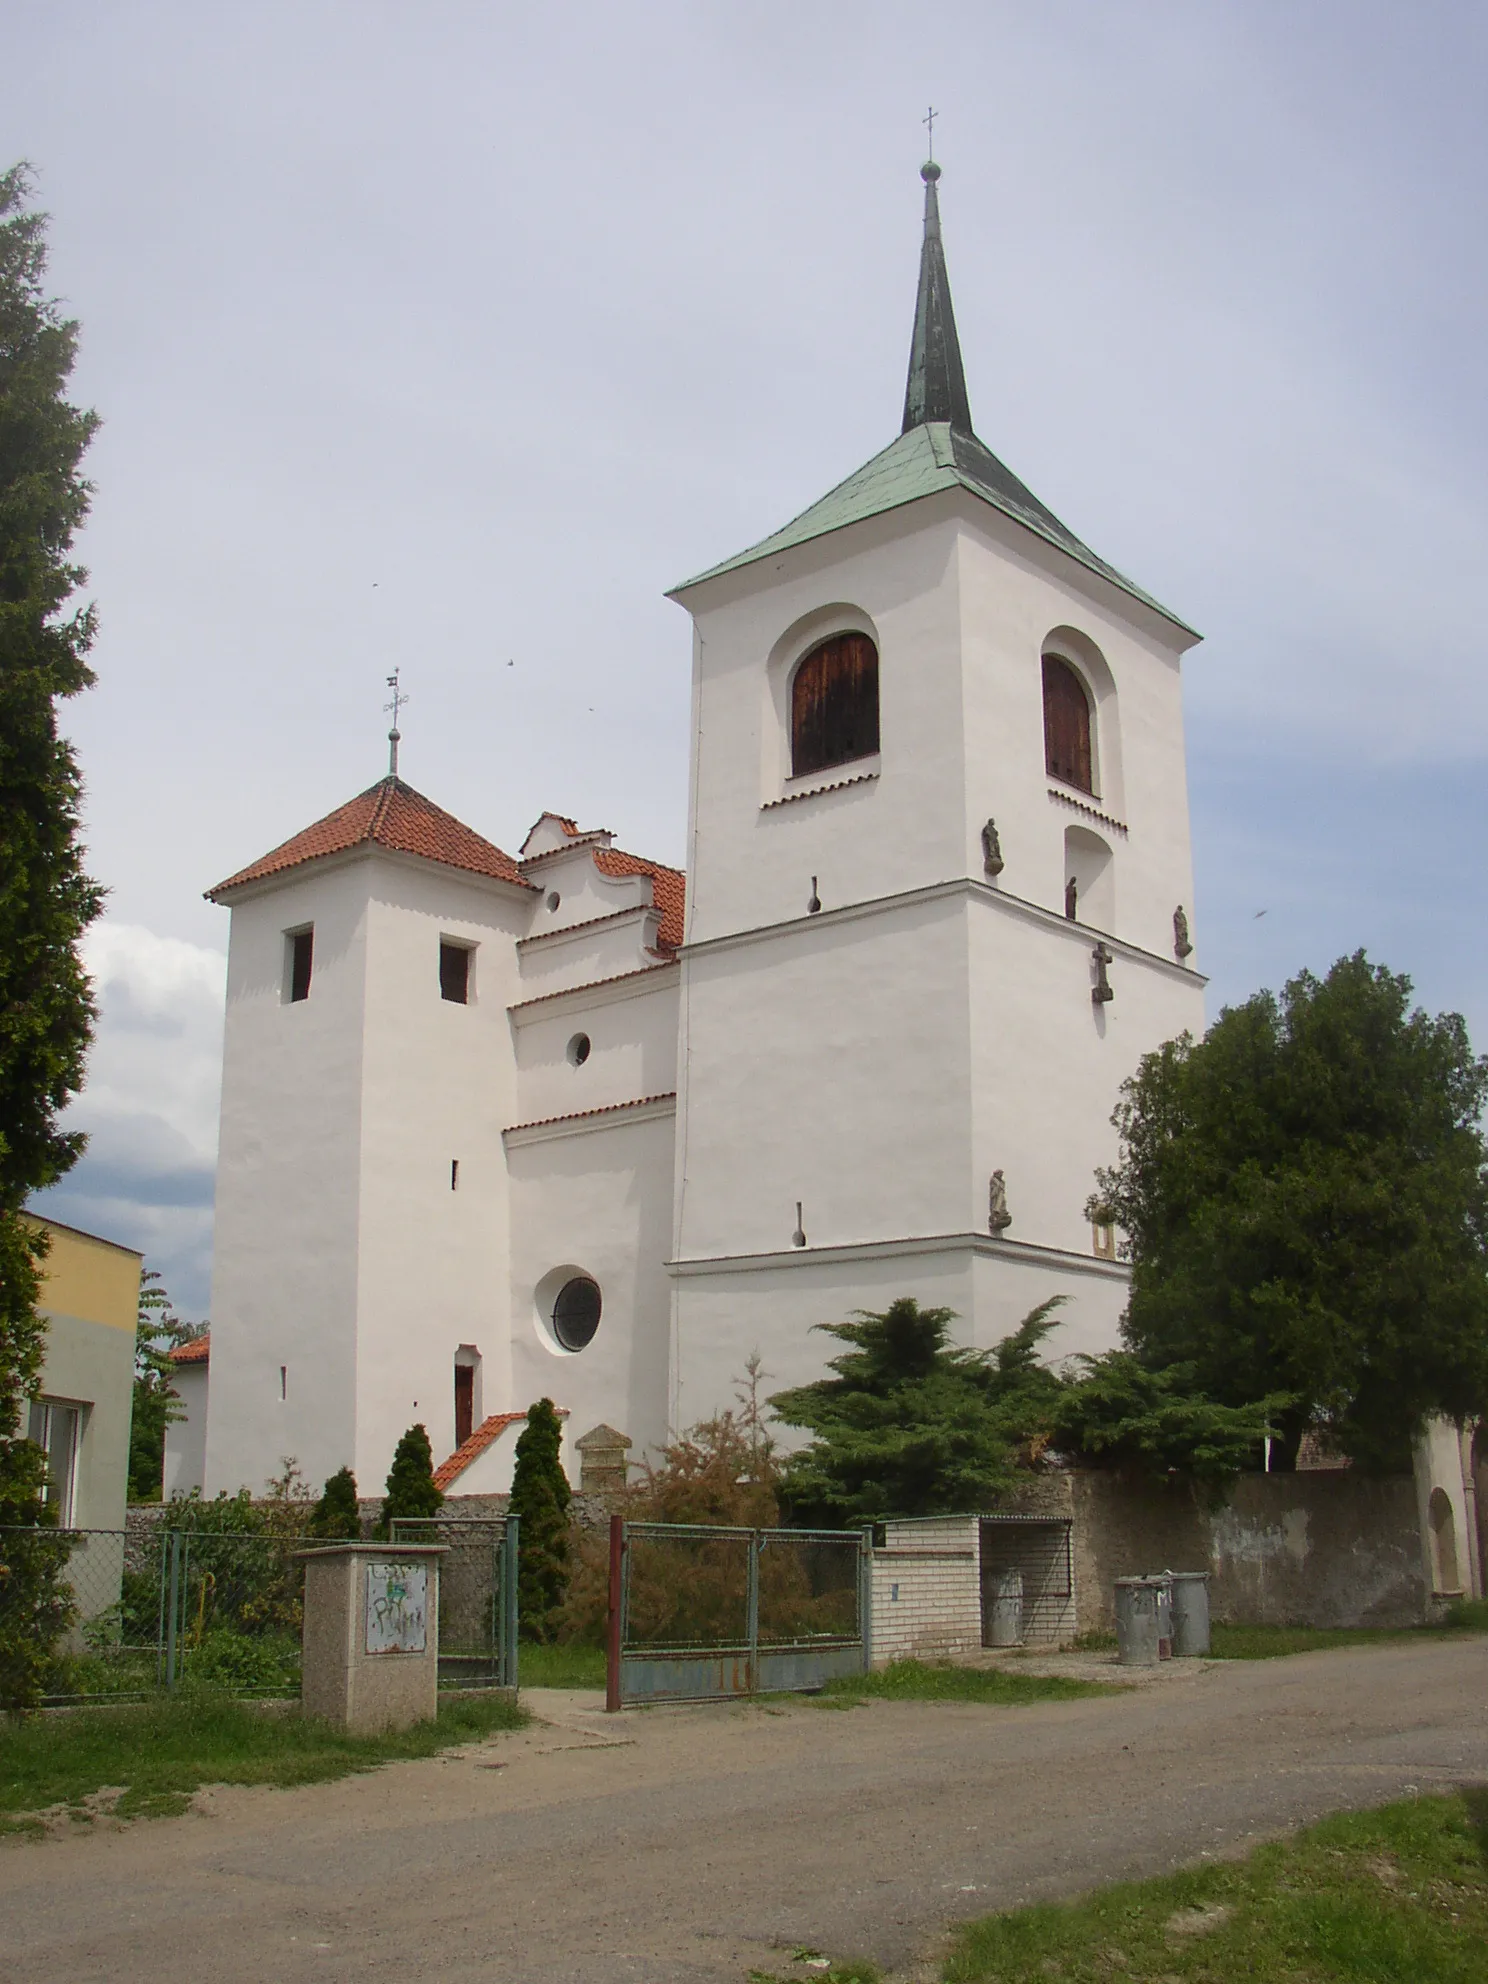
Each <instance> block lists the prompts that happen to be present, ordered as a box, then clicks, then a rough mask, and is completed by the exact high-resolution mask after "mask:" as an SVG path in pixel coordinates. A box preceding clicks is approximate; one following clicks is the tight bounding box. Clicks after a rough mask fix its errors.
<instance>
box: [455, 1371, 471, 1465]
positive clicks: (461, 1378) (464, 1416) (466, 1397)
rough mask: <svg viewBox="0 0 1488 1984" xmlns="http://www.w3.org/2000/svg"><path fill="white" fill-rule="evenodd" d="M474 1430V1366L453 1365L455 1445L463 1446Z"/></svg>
mask: <svg viewBox="0 0 1488 1984" xmlns="http://www.w3.org/2000/svg"><path fill="white" fill-rule="evenodd" d="M474 1431H475V1366H474V1365H473V1364H457V1365H456V1366H455V1445H456V1446H457V1447H463V1446H464V1444H465V1442H466V1441H467V1440H468V1439H469V1438H470V1436H471V1434H472V1433H473V1432H474Z"/></svg>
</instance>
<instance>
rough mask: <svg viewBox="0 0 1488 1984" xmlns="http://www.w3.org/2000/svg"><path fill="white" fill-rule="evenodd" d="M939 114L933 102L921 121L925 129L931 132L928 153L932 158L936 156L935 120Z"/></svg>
mask: <svg viewBox="0 0 1488 1984" xmlns="http://www.w3.org/2000/svg"><path fill="white" fill-rule="evenodd" d="M939 115H940V112H939V111H938V110H937V109H936V108H935V105H934V104H933V103H932V104H931V106H930V108H929V109H928V110H927V111H926V112H925V115H924V116H923V117H922V118H921V119H920V122H921V123H922V124H923V125H924V127H925V129H926V130H927V131H928V132H929V133H930V138H929V144H928V147H927V154H926V155H927V156H928V157H930V158H932V159H933V158H934V156H935V120H936V118H937V117H939Z"/></svg>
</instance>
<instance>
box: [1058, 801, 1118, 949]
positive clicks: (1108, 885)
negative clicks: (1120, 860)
mask: <svg viewBox="0 0 1488 1984" xmlns="http://www.w3.org/2000/svg"><path fill="white" fill-rule="evenodd" d="M1064 913H1065V915H1066V916H1070V917H1072V918H1073V920H1074V921H1075V922H1077V923H1088V924H1089V925H1090V927H1091V929H1092V930H1104V931H1105V932H1106V933H1107V934H1108V935H1114V934H1115V930H1116V860H1115V857H1114V855H1113V854H1112V852H1111V846H1110V843H1109V841H1104V840H1102V839H1101V837H1100V835H1099V834H1093V833H1091V831H1090V830H1089V828H1088V827H1066V828H1065V830H1064Z"/></svg>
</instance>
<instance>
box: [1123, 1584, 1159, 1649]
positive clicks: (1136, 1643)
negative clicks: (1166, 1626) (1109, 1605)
mask: <svg viewBox="0 0 1488 1984" xmlns="http://www.w3.org/2000/svg"><path fill="white" fill-rule="evenodd" d="M1161 1591H1162V1587H1161V1584H1160V1582H1159V1581H1158V1580H1157V1579H1156V1578H1117V1580H1116V1647H1117V1653H1116V1659H1117V1661H1118V1663H1119V1664H1120V1665H1121V1666H1122V1667H1156V1665H1157V1663H1158V1660H1159V1659H1160V1658H1161V1655H1160V1653H1159V1651H1158V1631H1157V1625H1158V1619H1157V1609H1158V1600H1159V1597H1160V1596H1161Z"/></svg>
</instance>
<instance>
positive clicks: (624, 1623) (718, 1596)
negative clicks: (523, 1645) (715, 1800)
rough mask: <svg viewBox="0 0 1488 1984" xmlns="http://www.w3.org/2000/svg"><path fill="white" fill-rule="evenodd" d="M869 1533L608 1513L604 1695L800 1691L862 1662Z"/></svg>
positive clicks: (699, 1698) (611, 1701)
mask: <svg viewBox="0 0 1488 1984" xmlns="http://www.w3.org/2000/svg"><path fill="white" fill-rule="evenodd" d="M872 1567H873V1532H872V1530H861V1531H859V1530H855V1529H732V1528H724V1527H722V1526H715V1525H713V1524H708V1523H666V1522H626V1521H625V1520H624V1518H623V1517H621V1516H612V1517H611V1518H610V1603H609V1634H608V1658H607V1663H606V1667H607V1672H606V1690H605V1693H606V1700H605V1706H606V1707H607V1708H609V1709H619V1708H624V1707H627V1706H629V1705H631V1704H633V1703H637V1702H654V1701H691V1702H704V1701H722V1700H727V1699H728V1698H729V1697H731V1696H734V1695H753V1694H771V1693H785V1692H789V1691H802V1692H804V1691H810V1690H812V1689H815V1688H820V1687H821V1686H822V1684H823V1682H825V1681H829V1680H831V1679H832V1678H833V1677H834V1676H836V1675H839V1674H856V1673H860V1672H862V1671H863V1670H864V1669H866V1668H867V1666H868V1663H869V1649H870V1639H871V1634H870V1630H869V1602H870V1591H871V1575H872Z"/></svg>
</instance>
